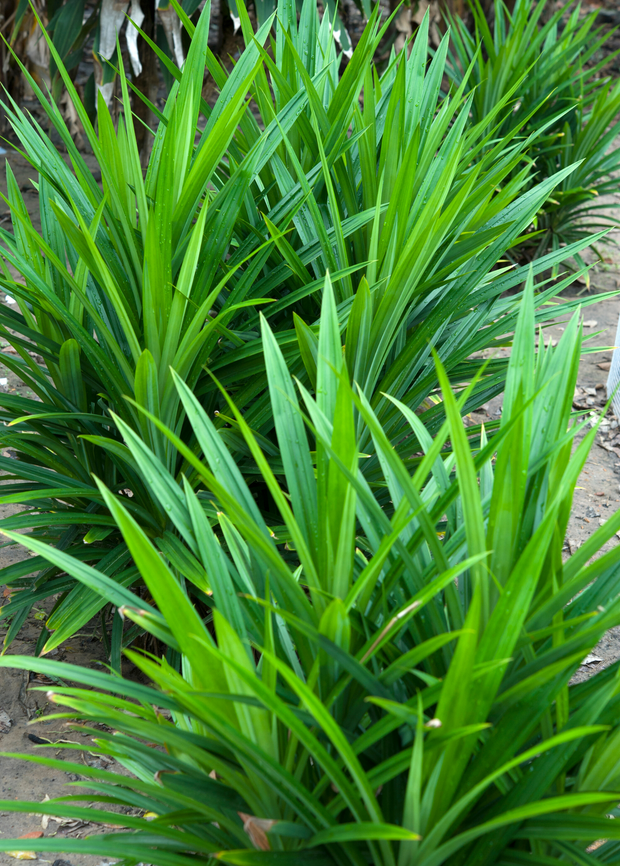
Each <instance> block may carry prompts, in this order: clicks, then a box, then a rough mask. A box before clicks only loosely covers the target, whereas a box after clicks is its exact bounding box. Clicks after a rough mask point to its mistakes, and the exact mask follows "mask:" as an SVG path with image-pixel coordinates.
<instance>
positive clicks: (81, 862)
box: [0, 141, 620, 866]
mask: <svg viewBox="0 0 620 866" xmlns="http://www.w3.org/2000/svg"><path fill="white" fill-rule="evenodd" d="M616 145H617V146H620V141H618V142H616ZM6 158H7V160H8V161H9V162H10V165H11V168H12V170H13V172H14V174H15V176H16V178H17V182H18V184H19V186H20V188H21V189H22V191H23V194H24V198H25V201H26V204H27V206H29V210H30V212H31V217H32V220H33V224H34V226H35V228H37V229H38V228H40V221H39V217H38V200H37V197H36V195H35V194H34V188H33V186H32V184H31V182H30V181H31V178H34V171H33V170H32V168H31V167H30V166H29V164H28V163H27V161H26V160H25V159H24V158H23V157H22V156H21V155H20V154H18V153H15V152H10V153H9V154H7V157H6ZM85 159H86V160H87V161H88V162H89V164H91V165H92V166H93V167H94V158H93V157H92V156H89V155H87V154H86V155H85ZM0 174H1V175H2V176H1V177H0V189H1V190H2V192H3V193H6V181H5V178H4V172H3V171H2V172H0ZM613 199H615V201H612V200H610V201H609V202H608V203H609V205H610V207H611V206H613V205H615V204H616V203H620V192H619V193H618V194H617V195H616V196H614V197H613ZM610 213H611V211H610ZM7 221H8V208H7V207H6V206H3V205H2V204H1V203H0V225H3V224H5V225H6V224H7ZM612 240H615V241H617V242H618V241H620V231H617V232H614V233H612ZM604 256H605V261H603V262H599V263H597V264H595V265H594V267H593V270H592V271H591V285H590V287H589V289H587V288H586V286H585V285H583V284H580V283H576V284H575V285H574V286H573V287H571V288H570V289H568V290H567V292H566V296H567V297H574V296H577V295H581V296H583V297H584V298H588V299H591V298H592V297H595V296H596V295H597V294H603V293H606V292H609V291H615V290H618V289H620V247H618V248H615V247H613V246H610V247H605V248H604ZM595 258H596V257H595V256H594V254H592V260H593V261H594V260H595ZM0 303H5V304H6V303H8V302H7V300H6V297H5V295H4V294H3V293H0ZM619 314H620V297H619V298H614V299H611V300H609V299H607V300H603V301H600V302H598V303H595V304H593V305H589V306H587V307H585V309H584V314H583V318H584V329H585V332H586V334H588V335H591V336H589V339H588V343H587V345H588V346H591V347H596V349H597V352H596V353H594V354H586V355H584V357H583V359H582V363H581V368H580V374H579V382H578V385H579V387H578V388H577V391H576V393H575V404H574V405H575V408H576V409H580V410H587V411H589V412H591V413H593V414H594V415H598V414H600V413H601V412H603V411H604V408H603V407H604V405H605V402H606V390H605V383H606V379H607V370H606V369H605V368H606V367H607V366H608V364H609V361H610V360H611V356H612V349H611V348H610V347H613V345H614V341H615V335H616V328H617V325H618V317H619ZM564 327H565V322H561V321H558V322H556V323H554V324H553V326H551V327H549V328H548V329H546V330H545V336H544V339H545V340H548V339H552V340H558V339H559V338H560V337H561V335H562V332H563V330H564ZM2 351H11V350H10V347H9V348H8V349H7V346H6V344H5V343H4V341H1V340H0V352H2ZM502 351H507V350H502ZM0 390H5V391H8V392H11V393H18V394H22V395H24V396H32V393H31V392H29V390H28V389H27V388H25V387H24V385H23V384H22V383H21V382H20V381H19V380H18V379H17V378H16V377H15V376H14V375H13V374H12V373H11V371H10V370H8V369H7V368H6V367H5V366H3V365H2V364H1V363H0ZM501 400H502V398H501V397H498V398H496V399H495V400H493V401H491V402H490V403H489V404H487V405H486V406H484V407H482V408H481V409H480V411H479V412H477V413H474V414H473V419H474V421H475V422H476V423H482V422H485V421H488V420H489V419H497V418H498V417H499V414H500V412H501ZM617 423H618V422H617V421H616V419H615V418H614V417H613V415H611V413H609V414H608V418H607V419H606V428H607V429H606V432H604V433H599V434H598V435H597V439H596V444H595V445H594V447H593V449H592V452H591V454H590V456H589V458H588V461H587V463H586V465H585V468H584V470H583V472H582V474H581V477H580V480H579V484H578V489H577V490H576V492H575V498H574V505H573V513H572V516H571V519H570V523H569V529H568V532H567V538H566V544H565V553H566V555H567V556H568V555H570V553H571V552H572V551H574V550H575V549H577V548H578V547H579V546H580V545H581V544H583V542H584V541H585V540H586V539H587V538H588V537H589V536H590V535H591V534H592V532H594V531H595V530H596V529H597V528H598V527H599V525H601V523H602V522H603V521H604V520H606V519H607V518H609V517H610V516H611V515H612V514H613V513H614V512H615V511H616V510H617V508H618V507H620V427H618V426H617ZM616 437H617V438H616ZM0 484H1V480H0ZM14 509H15V506H0V518H2V517H5V516H8V515H9V514H11V513H13V512H14ZM618 544H620V539H619V538H616V537H614V538H613V539H612V540H611V541H610V542H609V543H608V544H607V545H606V546H605V547H604V548H603V550H602V551H601V552H604V551H605V550H607V549H609V548H610V547H612V546H616V545H618ZM27 557H28V553H27V552H26V551H25V550H23V549H19V548H17V547H13V546H8V547H3V548H0V567H2V566H4V565H8V564H10V563H12V562H15V561H18V560H23V559H26V558H27ZM1 595H2V587H0V596H1ZM42 607H43V608H44V606H39V608H38V609H36V610H33V612H32V614H31V615H30V617H29V618H28V620H27V622H26V624H25V626H24V627H23V629H22V631H21V632H20V634H19V639H16V640H15V641H14V642H13V643H12V645H11V647H10V649H9V654H19V655H28V656H32V655H34V648H35V644H36V639H37V636H38V634H39V631H40V621H39V620H40V618H41V615H42V613H43V611H42V610H41V608H42ZM5 634H6V625H5V623H3V622H0V641H2V640H3V638H4V635H5ZM55 652H56V651H55ZM55 658H58V659H59V660H63V659H66V660H67V661H71V662H72V663H76V664H79V665H85V666H93V665H97V664H101V663H103V662H104V661H105V660H106V655H105V651H104V648H103V645H102V641H101V638H100V636H99V634H98V630H97V627H96V625H95V624H94V623H91V624H89V626H87V627H86V628H85V629H84V630H83V631H82V632H81V633H80V635H78V636H76V637H74V638H72V639H71V640H69V641H68V642H67V643H66V644H63V645H62V646H61V647H60V648H59V649H58V651H57V655H55ZM618 658H620V627H619V628H617V629H612V630H611V631H610V632H609V633H608V634H607V635H606V636H605V638H604V639H603V640H602V641H601V643H600V644H599V645H598V646H597V647H596V649H595V650H594V652H593V653H591V654H590V656H589V657H588V658H587V659H585V660H584V664H583V665H582V666H581V668H580V669H579V671H578V673H577V674H576V676H575V680H576V681H578V680H581V679H585V678H586V677H588V676H590V675H592V674H593V673H594V672H596V671H597V670H601V669H602V668H604V667H606V666H607V665H609V664H611V663H613V662H614V661H616V660H617V659H618ZM126 672H127V671H126ZM37 685H45V681H44V680H43V681H42V680H38V681H37V680H36V679H31V678H30V676H29V675H27V674H23V673H22V672H21V671H15V670H7V669H0V750H2V752H20V753H23V754H26V755H31V754H35V753H36V750H37V745H36V744H35V742H33V741H32V739H30V737H31V735H32V734H33V733H34V734H35V736H39V737H43V738H45V739H49V740H51V741H52V742H57V741H58V740H61V739H71V740H74V741H77V742H80V740H81V738H82V737H84V738H85V739H84V751H83V752H81V753H80V754H81V760H82V761H84V762H85V763H87V764H88V763H91V762H93V761H101V757H100V756H97V755H94V754H92V753H91V752H90V748H89V746H90V741H89V740H88V738H87V735H86V734H84V735H82V734H81V733H80V732H77V733H76V732H74V731H67V729H66V728H64V727H63V726H62V724H63V723H62V722H58V721H50V720H45V718H44V717H45V714H46V712H47V708H46V703H47V702H46V697H45V690H44V691H41V692H38V691H33V690H32V687H33V686H37ZM40 717H43V718H42V719H41V718H40ZM32 725H34V727H32ZM62 756H63V754H62V750H59V752H58V754H57V757H59V758H62ZM69 758H70V759H71V760H74V759H75V752H71V753H69ZM106 768H108V769H112V770H114V771H116V772H122V769H121V768H120V767H118V766H117V765H114V764H113V763H106ZM77 780H78V777H77V776H75V775H74V774H72V773H63V772H60V771H59V770H57V769H49V768H46V767H41V766H38V765H36V764H33V763H29V762H22V761H18V760H16V759H14V758H10V757H5V756H3V755H2V754H0V800H1V799H8V800H11V799H27V800H31V801H35V802H41V801H43V800H44V799H46V798H48V797H49V798H51V799H53V798H55V797H61V796H65V795H67V794H70V793H74V792H72V790H71V788H70V787H68V786H70V784H71V782H75V781H77ZM41 831H43V826H42V823H41V816H37V815H36V814H19V813H10V812H2V811H1V809H0V836H1V837H2V838H5V839H6V838H16V837H19V836H23V835H25V834H29V833H33V832H41ZM44 832H45V835H47V836H50V835H54V836H63V835H64V836H71V837H76V836H84V835H87V834H92V833H93V832H97V827H96V825H87V824H81V823H78V822H68V823H64V824H61V823H58V822H54V821H53V820H50V821H49V823H48V824H47V827H46V829H45V830H44ZM23 848H24V849H25V850H27V840H26V839H24V843H23ZM37 859H39V860H40V861H41V862H47V863H50V864H54V866H66V864H67V862H68V863H69V864H73V866H107V864H104V863H103V862H102V861H101V860H100V859H99V858H96V857H90V856H76V855H71V856H70V857H69V860H68V861H64V860H62V861H60V860H58V859H57V856H56V855H54V854H47V855H46V854H45V853H43V854H39V855H38V857H37ZM11 863H12V864H14V863H15V860H14V859H13V858H11V857H10V856H9V855H7V854H4V853H1V852H0V866H4V864H11Z"/></svg>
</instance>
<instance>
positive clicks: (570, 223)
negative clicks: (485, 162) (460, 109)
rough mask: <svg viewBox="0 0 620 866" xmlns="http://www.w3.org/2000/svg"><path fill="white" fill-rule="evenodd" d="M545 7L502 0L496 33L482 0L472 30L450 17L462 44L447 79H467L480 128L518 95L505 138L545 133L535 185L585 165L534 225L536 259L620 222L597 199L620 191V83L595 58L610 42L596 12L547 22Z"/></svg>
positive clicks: (535, 149) (532, 156)
mask: <svg viewBox="0 0 620 866" xmlns="http://www.w3.org/2000/svg"><path fill="white" fill-rule="evenodd" d="M546 3H547V0H539V2H538V3H536V4H534V3H532V2H531V0H516V2H515V5H514V9H513V11H512V12H511V13H510V12H508V10H507V8H506V6H505V5H504V3H503V2H502V0H495V15H494V24H493V29H492V30H491V28H490V27H489V24H488V22H487V18H486V16H485V14H484V12H483V10H482V8H481V6H480V4H479V2H477V0H474V2H473V3H472V10H473V14H474V21H475V31H474V34H472V33H471V32H470V31H469V30H468V27H467V25H466V24H465V23H464V22H463V21H461V20H460V19H458V18H456V19H453V18H452V17H450V16H448V18H449V21H450V25H451V29H452V39H453V46H454V53H452V52H451V53H450V55H449V64H448V70H449V75H450V77H451V79H452V81H454V82H455V83H456V84H461V83H462V82H463V81H464V80H465V78H466V77H467V76H468V81H469V83H468V85H467V90H470V89H471V90H472V95H473V102H472V117H473V120H474V122H479V121H482V120H483V119H484V117H485V115H486V114H487V112H488V111H489V108H490V107H492V106H493V105H496V104H497V102H498V101H500V100H502V99H504V98H505V97H506V96H507V95H508V94H511V95H512V103H513V105H514V108H513V112H512V115H511V116H509V118H508V117H507V118H506V120H505V121H504V124H503V126H502V127H501V128H500V134H505V133H506V132H507V131H508V129H509V128H510V127H511V126H513V125H514V124H518V125H519V126H520V127H521V135H523V136H528V135H530V134H531V132H532V131H534V130H542V129H544V134H542V135H540V136H539V137H538V138H537V139H536V140H535V141H533V142H532V145H531V147H530V148H529V149H528V153H527V156H526V158H527V160H528V161H531V163H532V164H533V170H532V173H531V175H530V177H531V179H532V180H534V179H536V180H537V181H541V180H544V179H545V178H547V177H550V176H551V175H553V174H554V173H555V172H557V171H559V170H560V169H562V168H564V167H565V166H568V165H576V164H579V165H578V167H577V168H576V170H575V171H573V172H572V173H571V174H570V175H569V176H567V177H565V178H563V180H562V182H561V183H560V184H559V186H558V188H557V189H556V190H555V192H554V193H553V195H552V196H551V197H550V198H549V199H548V200H547V201H546V202H545V203H544V204H543V206H542V208H541V210H540V212H539V214H538V216H537V218H536V220H535V223H534V225H535V227H536V229H537V230H538V232H539V234H538V236H537V237H535V238H532V239H531V240H530V242H529V243H528V244H527V247H528V248H529V250H530V252H531V253H532V254H533V255H534V256H537V255H541V254H543V253H544V252H546V251H547V250H558V249H559V248H560V244H563V243H569V244H570V243H573V242H575V241H577V240H579V239H585V238H587V236H588V232H592V231H593V230H594V229H596V228H605V227H612V226H613V225H615V224H617V222H618V221H617V220H616V219H613V218H611V217H608V216H601V215H600V214H599V213H598V212H599V211H600V210H601V209H602V208H605V207H606V208H609V207H610V204H609V203H606V204H600V202H597V199H599V197H600V196H602V195H605V194H607V193H610V192H615V191H616V187H617V183H616V180H615V178H613V177H612V174H613V173H614V172H616V171H617V170H618V168H620V149H618V148H616V149H613V150H612V149H611V146H612V144H613V142H614V140H615V138H616V137H617V136H618V134H619V133H620V122H618V119H617V118H618V113H619V112H620V83H619V82H616V83H615V85H614V83H613V81H610V80H609V79H608V78H605V79H601V78H600V77H599V76H600V71H601V68H602V67H603V66H604V65H605V64H606V63H607V62H608V61H609V57H608V56H607V57H605V58H604V59H603V60H602V61H600V62H598V63H595V62H594V59H595V57H596V54H597V52H598V50H599V49H600V48H601V46H602V45H603V44H604V42H605V41H606V39H608V38H609V36H608V35H603V36H602V35H601V30H600V29H599V30H595V29H594V25H595V20H596V15H597V13H596V12H593V13H591V14H590V15H588V16H586V17H585V18H582V17H580V11H581V9H580V6H579V5H576V6H574V4H573V3H572V2H571V3H568V4H567V5H566V6H565V7H563V8H561V9H558V10H557V11H556V12H555V13H554V14H553V16H552V17H551V18H550V19H549V20H548V21H547V22H546V23H545V24H544V25H540V24H539V20H540V16H541V13H542V11H543V9H544V7H545V5H546ZM571 6H574V8H573V9H572V11H571V12H570V15H568V11H569V10H570V7H571ZM567 15H568V17H567V19H566V20H565V21H563V19H564V18H565V16H567ZM479 46H481V49H480V50H479ZM588 63H591V65H589V66H588V65H587V64H588ZM470 67H471V72H470ZM474 88H475V89H474ZM586 218H587V223H584V219H586ZM576 258H577V260H578V261H579V262H580V263H581V259H580V258H579V256H576Z"/></svg>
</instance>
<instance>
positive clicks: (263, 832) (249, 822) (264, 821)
mask: <svg viewBox="0 0 620 866" xmlns="http://www.w3.org/2000/svg"><path fill="white" fill-rule="evenodd" d="M237 814H238V815H239V817H240V818H241V820H242V821H243V829H244V830H245V832H246V833H247V834H248V836H249V837H250V841H251V842H252V845H254V847H255V848H258V850H259V851H271V845H270V844H269V839H268V838H267V833H268V832H269V831H270V830H271V828H272V827H273V825H274V824H277V823H278V822H277V821H275V820H274V819H271V818H257V817H256V816H255V815H246V813H245V812H237Z"/></svg>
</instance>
